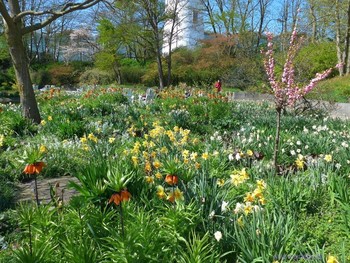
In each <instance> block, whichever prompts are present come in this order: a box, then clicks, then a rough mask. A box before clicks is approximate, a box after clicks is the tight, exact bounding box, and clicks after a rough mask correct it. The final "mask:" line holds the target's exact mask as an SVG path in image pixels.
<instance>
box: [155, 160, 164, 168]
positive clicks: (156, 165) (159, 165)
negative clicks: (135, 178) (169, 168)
mask: <svg viewBox="0 0 350 263" xmlns="http://www.w3.org/2000/svg"><path fill="white" fill-rule="evenodd" d="M161 165H162V164H161V163H160V161H158V160H155V161H154V162H153V166H154V168H156V169H159V168H160V167H161Z"/></svg>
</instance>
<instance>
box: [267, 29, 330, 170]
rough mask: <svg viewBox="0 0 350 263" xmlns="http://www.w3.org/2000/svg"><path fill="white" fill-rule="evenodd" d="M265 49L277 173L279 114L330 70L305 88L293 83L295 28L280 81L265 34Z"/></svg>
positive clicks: (298, 43) (307, 91)
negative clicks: (273, 121)
mask: <svg viewBox="0 0 350 263" xmlns="http://www.w3.org/2000/svg"><path fill="white" fill-rule="evenodd" d="M266 35H267V40H268V43H267V49H266V50H262V51H261V53H262V54H263V55H264V57H265V58H264V67H265V71H266V74H267V77H268V80H269V83H270V87H271V90H272V92H273V94H274V97H275V108H276V137H275V148H274V157H273V162H274V167H275V172H276V173H277V172H278V160H277V159H278V151H279V141H280V127H281V113H282V111H283V110H284V109H285V108H287V107H293V106H294V104H295V102H296V101H297V100H298V99H300V98H302V97H303V96H305V95H306V94H307V93H309V92H310V91H311V90H312V89H313V88H315V86H316V84H317V83H318V82H319V81H321V80H323V79H325V78H326V77H327V76H328V75H329V74H330V73H331V72H332V68H330V69H327V70H325V71H324V72H322V73H317V74H316V76H315V77H314V78H313V79H312V80H310V82H309V83H308V84H307V85H305V86H299V85H298V84H297V83H296V82H295V70H294V64H293V61H294V58H295V56H296V54H297V52H298V50H299V48H300V41H298V37H297V30H296V27H295V28H294V30H293V33H292V36H291V39H290V43H289V49H288V52H287V58H286V61H285V63H284V67H283V72H282V76H281V78H280V79H278V78H277V75H276V72H275V59H274V52H273V42H272V40H273V35H272V33H267V34H266Z"/></svg>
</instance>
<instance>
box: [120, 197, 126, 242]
mask: <svg viewBox="0 0 350 263" xmlns="http://www.w3.org/2000/svg"><path fill="white" fill-rule="evenodd" d="M120 224H121V226H122V237H123V238H124V234H125V233H124V218H123V202H120Z"/></svg>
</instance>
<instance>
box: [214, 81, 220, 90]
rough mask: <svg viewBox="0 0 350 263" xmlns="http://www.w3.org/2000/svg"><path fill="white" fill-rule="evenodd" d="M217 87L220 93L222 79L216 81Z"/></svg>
mask: <svg viewBox="0 0 350 263" xmlns="http://www.w3.org/2000/svg"><path fill="white" fill-rule="evenodd" d="M215 88H216V91H217V92H218V93H219V92H220V91H221V81H220V80H218V81H217V82H216V83H215Z"/></svg>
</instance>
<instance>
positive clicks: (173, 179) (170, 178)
mask: <svg viewBox="0 0 350 263" xmlns="http://www.w3.org/2000/svg"><path fill="white" fill-rule="evenodd" d="M178 181H179V178H178V176H177V175H172V174H168V175H167V176H166V177H165V182H166V183H167V184H169V185H175V184H177V183H178Z"/></svg>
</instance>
